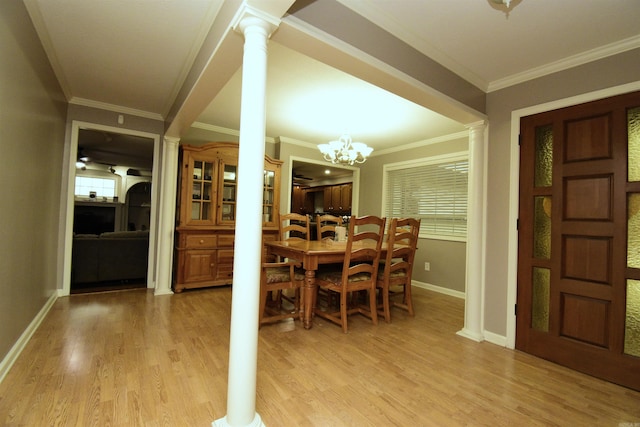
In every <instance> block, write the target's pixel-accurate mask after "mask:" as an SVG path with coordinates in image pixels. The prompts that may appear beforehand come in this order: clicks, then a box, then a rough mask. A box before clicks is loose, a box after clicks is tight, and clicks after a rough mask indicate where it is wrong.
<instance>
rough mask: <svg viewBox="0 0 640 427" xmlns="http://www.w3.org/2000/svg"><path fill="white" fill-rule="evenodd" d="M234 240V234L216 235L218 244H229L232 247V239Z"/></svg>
mask: <svg viewBox="0 0 640 427" xmlns="http://www.w3.org/2000/svg"><path fill="white" fill-rule="evenodd" d="M234 240H235V236H234V235H233V234H220V235H219V236H218V246H220V247H223V246H230V247H233V241H234Z"/></svg>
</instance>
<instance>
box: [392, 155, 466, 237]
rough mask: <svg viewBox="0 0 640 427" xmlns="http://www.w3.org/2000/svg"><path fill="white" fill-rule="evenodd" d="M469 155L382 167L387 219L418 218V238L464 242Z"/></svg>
mask: <svg viewBox="0 0 640 427" xmlns="http://www.w3.org/2000/svg"><path fill="white" fill-rule="evenodd" d="M468 170H469V159H468V153H467V152H462V153H455V154H451V155H446V156H437V157H429V158H425V159H419V160H412V161H409V162H402V163H393V164H389V165H385V166H384V178H383V179H384V181H383V191H384V195H383V203H384V206H383V210H384V215H385V216H386V217H387V218H393V217H399V218H400V217H411V218H420V219H421V223H420V237H424V238H433V239H442V240H456V241H466V238H467V183H468Z"/></svg>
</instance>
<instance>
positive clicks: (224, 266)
mask: <svg viewBox="0 0 640 427" xmlns="http://www.w3.org/2000/svg"><path fill="white" fill-rule="evenodd" d="M232 278H233V249H219V250H218V265H217V269H216V279H217V280H224V279H228V280H231V279H232Z"/></svg>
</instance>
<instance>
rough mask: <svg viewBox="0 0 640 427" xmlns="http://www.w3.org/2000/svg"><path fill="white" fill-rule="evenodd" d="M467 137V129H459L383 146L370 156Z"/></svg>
mask: <svg viewBox="0 0 640 427" xmlns="http://www.w3.org/2000/svg"><path fill="white" fill-rule="evenodd" d="M462 138H469V131H461V132H456V133H451V134H449V135H442V136H437V137H435V138H429V139H425V140H422V141H416V142H411V143H409V144H404V145H401V146H399V147H392V148H385V149H384V150H379V151H375V150H374V151H373V153H372V154H371V156H370V157H375V156H381V155H383V154H391V153H397V152H398V151H404V150H410V149H415V148H419V147H424V146H427V145H433V144H439V143H441V142H447V141H454V140H456V139H462Z"/></svg>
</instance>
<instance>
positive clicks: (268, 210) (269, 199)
mask: <svg viewBox="0 0 640 427" xmlns="http://www.w3.org/2000/svg"><path fill="white" fill-rule="evenodd" d="M274 183H275V172H274V171H268V170H267V171H264V190H263V195H262V203H263V206H262V221H263V222H272V221H273V204H274V202H275V201H274V198H273V192H274V191H275V190H274Z"/></svg>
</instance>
